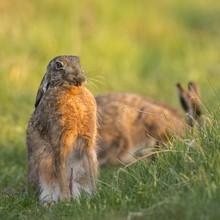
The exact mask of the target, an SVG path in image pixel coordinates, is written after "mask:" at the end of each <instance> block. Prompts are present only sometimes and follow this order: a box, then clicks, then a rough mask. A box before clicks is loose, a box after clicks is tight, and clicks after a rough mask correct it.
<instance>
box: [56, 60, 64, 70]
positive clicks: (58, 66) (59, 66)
mask: <svg viewBox="0 0 220 220" xmlns="http://www.w3.org/2000/svg"><path fill="white" fill-rule="evenodd" d="M56 69H58V70H59V69H63V64H62V63H61V62H59V61H57V62H56Z"/></svg>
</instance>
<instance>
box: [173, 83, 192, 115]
mask: <svg viewBox="0 0 220 220" xmlns="http://www.w3.org/2000/svg"><path fill="white" fill-rule="evenodd" d="M176 86H177V90H178V92H179V99H180V103H181V105H182V107H183V109H184V110H185V111H186V112H188V113H189V112H190V110H191V105H190V94H189V91H188V90H186V89H185V88H184V87H183V86H182V85H181V84H180V83H177V85H176Z"/></svg>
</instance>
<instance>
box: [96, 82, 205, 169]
mask: <svg viewBox="0 0 220 220" xmlns="http://www.w3.org/2000/svg"><path fill="white" fill-rule="evenodd" d="M177 88H178V91H179V96H180V100H181V103H182V106H183V108H184V110H185V111H186V112H187V113H188V115H189V120H188V125H187V123H186V122H185V120H184V119H183V117H182V116H181V115H180V114H179V113H178V112H177V111H176V110H175V109H173V108H171V107H169V106H167V105H164V104H161V103H157V102H155V101H152V100H149V99H147V98H144V97H142V96H139V95H136V94H128V93H125V94H123V93H112V94H106V95H101V96H97V97H96V102H97V106H98V111H99V120H100V121H99V128H98V134H99V136H100V140H99V145H100V146H99V147H100V151H99V154H98V157H99V161H100V164H101V165H104V164H111V165H114V164H118V163H120V162H122V163H125V164H127V163H130V162H132V161H133V160H134V159H135V158H134V156H133V154H134V153H135V152H137V151H138V150H140V149H141V148H143V147H144V146H151V147H152V146H158V145H159V144H160V142H166V141H168V140H169V138H171V137H172V135H173V134H175V135H178V136H182V135H183V134H184V131H185V129H186V127H187V126H188V127H189V126H190V127H191V126H193V122H195V121H197V120H198V119H199V116H200V115H201V108H200V105H201V104H200V99H199V90H198V86H197V85H196V84H195V83H193V82H190V83H189V89H188V90H186V89H185V88H184V87H183V86H182V85H181V84H177ZM145 150H146V148H145ZM139 153H140V156H143V155H142V154H144V155H145V153H146V152H145V153H144V151H140V152H139Z"/></svg>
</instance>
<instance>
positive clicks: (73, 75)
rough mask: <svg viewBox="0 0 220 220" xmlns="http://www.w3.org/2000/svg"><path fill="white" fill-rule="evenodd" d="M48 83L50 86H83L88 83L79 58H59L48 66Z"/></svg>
mask: <svg viewBox="0 0 220 220" xmlns="http://www.w3.org/2000/svg"><path fill="white" fill-rule="evenodd" d="M45 76H46V78H47V83H49V84H50V85H58V84H65V83H67V84H70V85H75V86H81V85H82V83H84V82H85V81H86V76H85V74H84V72H83V70H82V68H81V65H80V60H79V57H77V56H58V57H55V58H54V59H53V60H51V61H50V63H49V64H48V66H47V70H46V74H45Z"/></svg>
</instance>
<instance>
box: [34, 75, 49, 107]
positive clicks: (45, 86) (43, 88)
mask: <svg viewBox="0 0 220 220" xmlns="http://www.w3.org/2000/svg"><path fill="white" fill-rule="evenodd" d="M48 88H49V79H48V77H47V73H45V75H44V78H43V79H42V81H41V84H40V86H39V89H38V91H37V96H36V101H35V108H37V106H38V105H39V103H40V101H41V99H42V97H43V95H44V93H45V92H46V91H47V89H48Z"/></svg>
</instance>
